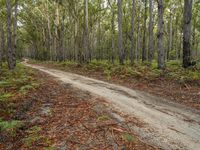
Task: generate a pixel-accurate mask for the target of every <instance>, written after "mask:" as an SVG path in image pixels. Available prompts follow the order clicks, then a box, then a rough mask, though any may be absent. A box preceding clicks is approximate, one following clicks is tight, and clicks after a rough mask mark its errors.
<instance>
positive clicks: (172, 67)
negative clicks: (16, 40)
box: [31, 60, 200, 85]
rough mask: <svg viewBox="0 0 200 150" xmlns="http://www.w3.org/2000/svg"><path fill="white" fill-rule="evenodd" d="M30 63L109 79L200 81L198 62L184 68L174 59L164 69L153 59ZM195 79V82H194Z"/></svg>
mask: <svg viewBox="0 0 200 150" xmlns="http://www.w3.org/2000/svg"><path fill="white" fill-rule="evenodd" d="M31 63H40V64H53V65H54V66H55V67H57V68H60V69H64V70H73V69H79V70H80V71H83V72H87V73H94V72H100V73H103V75H105V76H106V77H107V79H108V80H110V79H111V78H113V77H118V78H121V79H124V78H129V79H130V78H134V79H137V80H146V81H152V80H157V79H160V78H162V79H166V80H173V81H176V82H178V83H180V84H185V83H195V84H197V85H198V84H199V81H200V64H197V65H196V66H194V67H190V68H188V69H184V68H182V66H181V62H180V61H177V60H174V61H169V62H167V63H166V69H165V70H159V69H157V62H156V61H155V60H154V61H153V62H152V64H151V65H149V64H148V63H141V62H138V63H135V64H134V65H130V64H129V63H128V62H126V63H125V65H119V64H117V63H116V64H112V63H110V62H108V61H96V60H94V61H92V62H91V63H89V64H78V63H74V62H69V61H65V62H53V61H45V62H42V61H40V62H38V61H35V60H34V61H31ZM196 81H197V82H196Z"/></svg>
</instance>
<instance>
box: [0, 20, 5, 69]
mask: <svg viewBox="0 0 200 150" xmlns="http://www.w3.org/2000/svg"><path fill="white" fill-rule="evenodd" d="M0 33H1V48H0V69H1V68H2V59H3V51H4V42H5V41H4V31H3V24H0Z"/></svg>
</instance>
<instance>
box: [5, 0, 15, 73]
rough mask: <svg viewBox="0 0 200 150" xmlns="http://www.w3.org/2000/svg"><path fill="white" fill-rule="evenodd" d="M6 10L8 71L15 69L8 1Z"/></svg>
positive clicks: (10, 10)
mask: <svg viewBox="0 0 200 150" xmlns="http://www.w3.org/2000/svg"><path fill="white" fill-rule="evenodd" d="M6 8H7V30H8V33H7V49H8V50H7V57H8V58H7V60H8V68H9V69H10V70H13V69H14V68H15V58H13V57H14V51H13V47H12V30H11V28H12V22H11V20H12V18H11V14H12V9H11V3H10V0H6Z"/></svg>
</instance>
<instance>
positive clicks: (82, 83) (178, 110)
mask: <svg viewBox="0 0 200 150" xmlns="http://www.w3.org/2000/svg"><path fill="white" fill-rule="evenodd" d="M24 64H25V65H26V66H29V67H32V68H35V69H38V70H40V71H42V72H45V73H47V74H49V75H51V76H53V77H55V78H57V79H58V80H61V81H63V82H65V83H68V84H71V85H72V86H74V87H77V88H79V89H81V90H85V91H88V92H90V93H91V94H93V95H94V96H99V97H103V98H105V99H106V100H107V102H109V105H110V108H113V109H114V110H117V111H118V112H119V113H123V114H128V115H130V116H134V117H136V118H138V119H139V120H140V121H141V122H143V123H144V124H145V125H143V126H141V127H138V126H134V125H131V129H132V130H133V131H134V132H136V133H137V134H138V135H140V136H141V137H142V139H143V140H145V141H146V142H149V143H151V144H154V145H156V146H158V147H160V148H163V149H188V150H189V149H194V150H197V149H199V147H200V111H199V110H194V109H192V108H188V107H186V106H183V105H180V104H176V103H173V102H170V101H168V100H164V99H162V98H159V97H154V96H151V95H149V94H146V93H144V92H139V91H135V90H131V89H129V88H125V87H123V86H118V85H115V84H109V83H106V82H103V81H99V80H95V79H91V78H87V77H84V76H80V75H76V74H72V73H67V72H63V71H59V70H55V69H49V68H45V67H41V66H37V65H30V64H26V63H24Z"/></svg>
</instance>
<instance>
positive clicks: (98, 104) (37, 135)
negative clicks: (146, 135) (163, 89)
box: [0, 73, 156, 150]
mask: <svg viewBox="0 0 200 150" xmlns="http://www.w3.org/2000/svg"><path fill="white" fill-rule="evenodd" d="M37 79H38V80H39V81H40V83H41V86H40V87H39V88H38V89H35V90H33V91H32V92H30V93H28V95H27V96H25V97H22V98H23V101H21V102H23V103H19V104H18V107H19V109H18V112H17V113H16V114H15V115H14V116H13V117H14V118H17V119H20V120H22V121H24V123H25V126H24V127H23V128H21V129H20V131H18V133H17V136H16V138H14V139H10V140H7V141H6V142H4V143H0V144H1V145H2V146H1V148H2V149H5V148H9V147H10V148H11V149H21V150H32V149H33V150H40V149H41V150H43V149H44V148H49V149H50V148H51V149H72V150H74V149H82V150H86V149H94V150H99V149H101V150H111V149H116V150H118V149H119V150H121V149H138V150H142V149H145V150H146V149H156V148H154V147H152V146H150V145H148V144H146V143H144V142H142V141H141V140H139V138H138V137H137V135H135V134H134V133H133V132H132V131H131V130H130V129H129V128H128V126H127V124H128V123H130V122H132V123H134V124H135V125H137V126H140V125H142V124H141V123H139V122H138V120H137V119H136V118H128V117H126V116H123V117H124V120H125V121H124V122H123V123H121V122H120V121H118V120H117V119H115V118H114V117H113V116H112V115H111V112H112V111H111V110H109V108H108V107H107V103H106V102H105V100H103V99H101V98H97V97H93V96H91V95H90V94H89V93H87V92H83V91H80V90H78V89H75V88H73V87H72V86H71V85H67V84H62V83H59V82H58V81H55V80H54V79H52V78H51V77H49V76H47V75H46V74H43V73H38V76H37ZM112 113H115V112H112ZM30 129H31V132H30ZM36 129H37V131H34V130H36ZM27 143H28V144H27Z"/></svg>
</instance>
